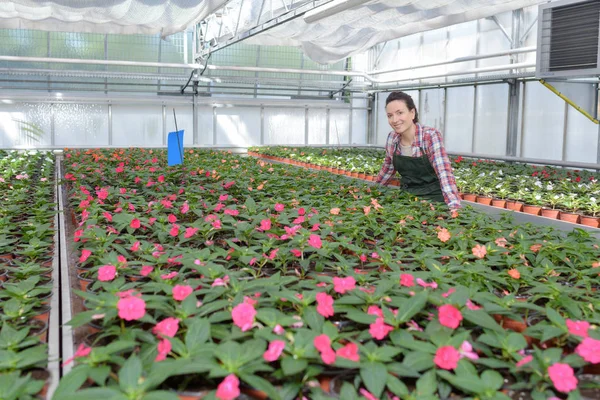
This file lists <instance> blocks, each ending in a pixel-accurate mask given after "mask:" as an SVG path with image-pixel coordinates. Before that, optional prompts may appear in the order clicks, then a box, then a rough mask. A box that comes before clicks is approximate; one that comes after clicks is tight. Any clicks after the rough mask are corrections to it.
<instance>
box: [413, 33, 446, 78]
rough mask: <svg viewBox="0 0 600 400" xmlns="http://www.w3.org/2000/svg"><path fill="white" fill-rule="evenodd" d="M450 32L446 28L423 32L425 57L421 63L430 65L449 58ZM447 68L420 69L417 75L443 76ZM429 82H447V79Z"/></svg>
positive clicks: (442, 66)
mask: <svg viewBox="0 0 600 400" xmlns="http://www.w3.org/2000/svg"><path fill="white" fill-rule="evenodd" d="M447 45H448V31H447V29H446V28H442V29H435V30H433V31H426V32H423V46H422V48H421V51H422V54H423V57H422V59H421V62H422V63H423V64H429V63H433V62H437V61H439V60H446V59H447V58H448V48H447ZM446 68H447V67H446V66H445V65H439V66H435V67H428V68H419V69H418V72H417V74H418V75H421V76H429V75H442V74H445V73H446ZM427 81H428V82H432V83H438V82H445V81H446V78H444V77H441V78H428V79H427Z"/></svg>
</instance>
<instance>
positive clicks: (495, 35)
mask: <svg viewBox="0 0 600 400" xmlns="http://www.w3.org/2000/svg"><path fill="white" fill-rule="evenodd" d="M496 17H497V19H498V20H499V22H500V23H501V24H502V26H503V27H504V29H506V31H507V32H508V34H509V35H510V32H511V30H512V12H510V11H509V12H505V13H502V14H499V15H497V16H496ZM503 50H510V41H509V40H508V38H507V37H506V36H505V35H504V33H502V30H501V29H500V27H498V25H497V24H496V23H495V22H494V21H493V20H492V19H487V18H486V19H481V20H479V54H486V53H494V52H497V51H503ZM509 63H510V57H509V56H502V57H494V58H485V59H482V60H479V61H478V66H479V67H491V66H494V65H504V64H509ZM497 74H498V72H484V73H480V74H479V76H486V75H497Z"/></svg>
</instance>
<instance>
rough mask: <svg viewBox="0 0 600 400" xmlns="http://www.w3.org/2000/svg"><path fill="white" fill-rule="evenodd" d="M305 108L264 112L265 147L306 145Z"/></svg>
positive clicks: (271, 109)
mask: <svg viewBox="0 0 600 400" xmlns="http://www.w3.org/2000/svg"><path fill="white" fill-rule="evenodd" d="M304 120H305V117H304V108H272V107H271V108H267V107H265V110H264V126H265V143H264V144H265V145H277V144H302V143H304Z"/></svg>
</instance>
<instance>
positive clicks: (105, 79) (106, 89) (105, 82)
mask: <svg viewBox="0 0 600 400" xmlns="http://www.w3.org/2000/svg"><path fill="white" fill-rule="evenodd" d="M104 59H105V60H108V34H105V35H104ZM104 70H105V71H108V65H105V66H104ZM104 94H108V78H104Z"/></svg>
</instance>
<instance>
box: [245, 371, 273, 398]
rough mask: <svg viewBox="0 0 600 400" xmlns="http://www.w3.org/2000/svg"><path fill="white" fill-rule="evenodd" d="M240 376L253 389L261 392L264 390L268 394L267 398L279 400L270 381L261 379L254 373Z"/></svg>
mask: <svg viewBox="0 0 600 400" xmlns="http://www.w3.org/2000/svg"><path fill="white" fill-rule="evenodd" d="M240 378H241V379H242V380H243V381H244V382H246V383H247V384H248V385H250V386H252V387H253V388H254V389H258V390H262V391H263V392H265V393H266V394H267V395H268V396H269V399H272V400H281V397H280V396H279V393H278V392H277V389H275V387H273V385H271V383H270V382H269V381H267V380H266V379H263V378H261V377H259V376H256V375H247V374H241V376H240Z"/></svg>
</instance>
